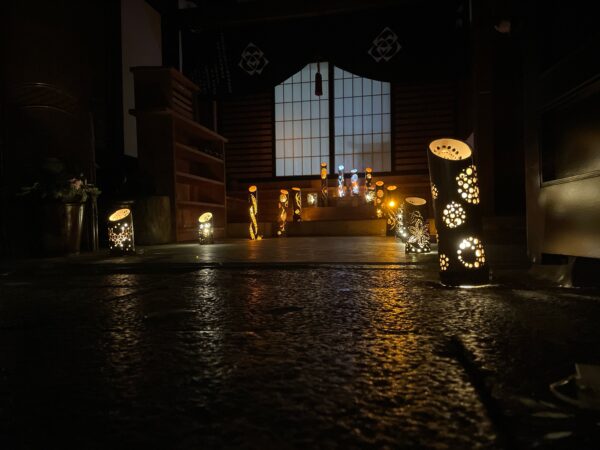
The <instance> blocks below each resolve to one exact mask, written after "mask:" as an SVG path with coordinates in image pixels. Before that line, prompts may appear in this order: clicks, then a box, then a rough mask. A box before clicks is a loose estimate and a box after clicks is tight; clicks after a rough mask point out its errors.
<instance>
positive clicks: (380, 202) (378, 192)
mask: <svg viewBox="0 0 600 450" xmlns="http://www.w3.org/2000/svg"><path fill="white" fill-rule="evenodd" d="M383 185H384V183H383V181H381V180H379V181H377V182H376V183H375V202H374V203H375V213H376V214H377V218H378V219H381V218H382V217H383V208H384V205H385V189H384V186H383Z"/></svg>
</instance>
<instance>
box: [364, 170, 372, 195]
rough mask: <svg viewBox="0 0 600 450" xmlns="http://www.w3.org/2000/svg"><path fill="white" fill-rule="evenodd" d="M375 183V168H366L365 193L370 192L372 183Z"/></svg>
mask: <svg viewBox="0 0 600 450" xmlns="http://www.w3.org/2000/svg"><path fill="white" fill-rule="evenodd" d="M372 184H373V169H371V168H370V167H367V168H366V169H365V193H368V192H369V189H370V188H371V185H372Z"/></svg>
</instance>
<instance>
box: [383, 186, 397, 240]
mask: <svg viewBox="0 0 600 450" xmlns="http://www.w3.org/2000/svg"><path fill="white" fill-rule="evenodd" d="M397 189H398V187H397V186H395V185H393V184H390V185H389V186H387V187H386V194H385V201H386V202H385V205H384V208H383V211H384V215H385V218H386V220H387V224H386V225H387V226H386V234H387V235H388V236H395V235H396V228H397V226H398V209H399V208H400V200H399V198H398V190H397Z"/></svg>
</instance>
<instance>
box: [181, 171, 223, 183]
mask: <svg viewBox="0 0 600 450" xmlns="http://www.w3.org/2000/svg"><path fill="white" fill-rule="evenodd" d="M175 175H177V176H178V177H183V178H187V179H189V180H194V181H200V182H203V183H211V184H216V185H219V186H225V183H224V182H223V181H219V180H213V179H212V178H206V177H201V176H198V175H194V174H191V173H187V172H175Z"/></svg>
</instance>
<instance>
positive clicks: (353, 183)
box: [350, 169, 359, 197]
mask: <svg viewBox="0 0 600 450" xmlns="http://www.w3.org/2000/svg"><path fill="white" fill-rule="evenodd" d="M350 173H351V174H352V175H351V176H350V192H351V193H352V197H358V194H359V188H358V170H356V169H352V170H351V171H350Z"/></svg>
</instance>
